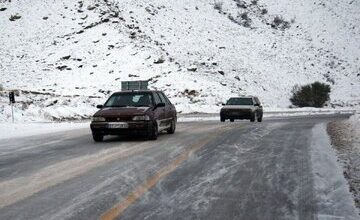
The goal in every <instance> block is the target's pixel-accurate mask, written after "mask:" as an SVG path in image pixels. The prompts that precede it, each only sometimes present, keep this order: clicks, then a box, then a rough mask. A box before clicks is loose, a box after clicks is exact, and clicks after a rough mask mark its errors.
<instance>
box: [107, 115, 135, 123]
mask: <svg viewBox="0 0 360 220" xmlns="http://www.w3.org/2000/svg"><path fill="white" fill-rule="evenodd" d="M131 120H132V116H118V117H106V121H107V122H117V121H131Z"/></svg>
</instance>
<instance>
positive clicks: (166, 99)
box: [163, 93, 172, 105]
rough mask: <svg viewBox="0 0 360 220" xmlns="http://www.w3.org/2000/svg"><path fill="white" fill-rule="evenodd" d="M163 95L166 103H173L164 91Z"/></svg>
mask: <svg viewBox="0 0 360 220" xmlns="http://www.w3.org/2000/svg"><path fill="white" fill-rule="evenodd" d="M163 95H164V98H165V101H166V103H167V104H169V105H172V104H171V102H170V100H169V99H168V97H167V96H166V95H165V94H164V93H163Z"/></svg>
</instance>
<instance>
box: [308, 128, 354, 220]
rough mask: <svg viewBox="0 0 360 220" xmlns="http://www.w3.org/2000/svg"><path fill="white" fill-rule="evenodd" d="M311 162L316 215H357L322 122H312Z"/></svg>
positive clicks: (337, 217)
mask: <svg viewBox="0 0 360 220" xmlns="http://www.w3.org/2000/svg"><path fill="white" fill-rule="evenodd" d="M311 162H312V167H313V173H314V184H315V193H316V195H317V203H318V207H317V213H319V214H318V219H349V220H356V219H359V213H358V210H357V209H356V207H355V203H354V200H353V197H352V195H351V193H350V192H349V185H348V182H347V181H346V179H345V178H344V176H343V171H342V168H341V167H340V165H339V163H338V162H337V156H336V153H335V151H334V150H333V148H331V143H330V140H329V138H328V136H327V133H326V125H324V124H318V125H315V127H314V128H313V139H312V143H311Z"/></svg>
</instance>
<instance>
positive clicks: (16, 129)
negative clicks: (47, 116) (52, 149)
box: [0, 122, 89, 139]
mask: <svg viewBox="0 0 360 220" xmlns="http://www.w3.org/2000/svg"><path fill="white" fill-rule="evenodd" d="M87 127H89V122H81V123H69V122H66V123H0V139H6V138H20V137H26V136H33V135H40V134H51V133H54V132H59V131H69V130H74V129H80V128H87Z"/></svg>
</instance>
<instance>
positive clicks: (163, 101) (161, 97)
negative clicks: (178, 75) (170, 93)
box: [158, 92, 166, 104]
mask: <svg viewBox="0 0 360 220" xmlns="http://www.w3.org/2000/svg"><path fill="white" fill-rule="evenodd" d="M158 95H159V96H160V100H161V102H162V103H165V104H166V99H165V98H164V94H162V93H161V92H159V93H158Z"/></svg>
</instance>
